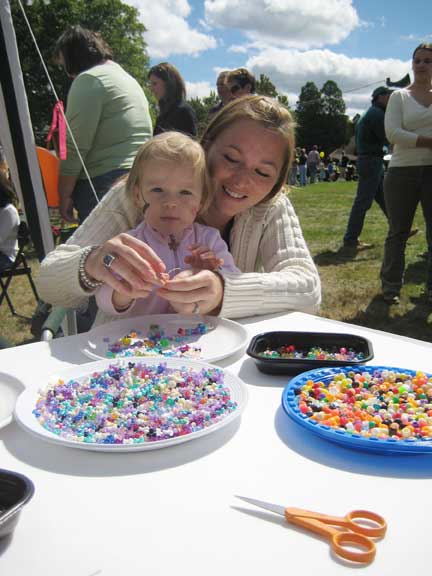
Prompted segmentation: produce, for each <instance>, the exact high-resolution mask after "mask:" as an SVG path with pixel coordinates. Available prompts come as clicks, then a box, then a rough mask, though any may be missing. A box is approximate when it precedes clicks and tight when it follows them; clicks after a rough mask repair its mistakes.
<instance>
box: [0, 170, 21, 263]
mask: <svg viewBox="0 0 432 576" xmlns="http://www.w3.org/2000/svg"><path fill="white" fill-rule="evenodd" d="M19 223H20V217H19V214H18V210H17V209H16V207H15V193H14V191H13V188H12V184H11V183H10V181H9V180H8V179H7V178H6V176H5V175H4V174H2V173H1V172H0V270H6V269H7V268H10V267H11V266H12V264H13V263H14V261H15V258H16V255H17V254H18V240H17V236H18V227H19Z"/></svg>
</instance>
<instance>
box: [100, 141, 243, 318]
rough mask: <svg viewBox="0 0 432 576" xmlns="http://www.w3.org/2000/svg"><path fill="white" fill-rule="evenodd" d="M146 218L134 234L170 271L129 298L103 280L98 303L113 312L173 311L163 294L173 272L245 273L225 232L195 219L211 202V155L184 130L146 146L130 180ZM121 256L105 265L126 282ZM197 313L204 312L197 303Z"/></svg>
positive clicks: (130, 188)
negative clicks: (161, 290)
mask: <svg viewBox="0 0 432 576" xmlns="http://www.w3.org/2000/svg"><path fill="white" fill-rule="evenodd" d="M126 187H127V190H128V192H129V194H133V197H134V200H135V203H136V205H137V206H139V207H142V209H143V211H144V218H143V221H142V222H141V223H140V224H139V225H138V226H137V227H136V228H135V229H133V230H131V231H129V232H128V234H130V235H131V236H134V237H135V238H138V239H139V240H142V241H143V242H145V243H146V244H148V245H149V246H150V247H151V248H152V249H153V250H154V251H155V252H156V254H157V255H158V256H159V257H160V258H161V259H162V260H163V262H164V264H165V267H166V272H165V273H161V274H160V276H159V282H158V283H157V284H150V283H144V282H143V287H142V289H141V290H138V291H134V292H133V293H130V294H129V295H127V296H125V295H124V294H121V293H120V292H118V291H117V290H113V288H111V287H110V286H109V285H108V284H103V285H102V286H101V287H100V288H99V289H98V291H97V293H96V301H97V304H98V307H99V308H100V309H101V310H102V311H103V312H105V313H106V314H109V315H110V316H136V315H139V314H160V313H167V312H170V306H169V303H168V302H167V301H166V300H164V299H162V298H161V297H160V296H158V294H157V287H158V286H159V287H160V286H163V284H164V282H165V281H166V280H167V279H168V278H169V275H170V272H171V273H173V274H175V273H177V272H179V271H180V270H184V269H185V268H187V266H186V264H189V265H191V267H193V268H197V269H202V268H208V269H214V268H217V267H220V269H221V270H225V271H229V272H239V270H238V269H237V268H236V266H235V265H234V261H233V258H232V256H231V254H230V253H229V252H228V248H227V245H226V244H225V242H224V241H223V240H222V238H221V236H220V234H219V231H218V230H216V229H215V228H211V227H209V226H204V225H202V224H198V223H197V222H195V219H196V217H197V216H199V214H200V213H202V212H204V211H205V209H206V208H207V206H208V205H209V203H210V187H209V182H208V176H207V171H206V163H205V154H204V150H203V149H202V148H201V146H200V144H198V142H195V141H194V140H192V139H191V138H190V137H189V136H186V135H184V134H181V133H180V132H165V133H163V134H159V135H157V136H155V137H154V138H152V139H151V140H149V141H148V142H146V143H145V144H143V145H142V146H141V148H140V149H139V151H138V154H137V156H136V158H135V161H134V164H133V166H132V169H131V171H130V174H129V177H128V180H127V184H126ZM115 260H116V258H115V255H111V254H107V255H106V256H105V258H104V264H105V266H106V267H107V268H109V269H110V270H111V272H112V273H113V274H115V275H116V276H117V277H118V278H119V279H120V280H121V277H122V269H121V268H120V267H118V266H117V265H116V262H115ZM194 312H195V313H199V307H198V306H197V305H196V306H195V309H194Z"/></svg>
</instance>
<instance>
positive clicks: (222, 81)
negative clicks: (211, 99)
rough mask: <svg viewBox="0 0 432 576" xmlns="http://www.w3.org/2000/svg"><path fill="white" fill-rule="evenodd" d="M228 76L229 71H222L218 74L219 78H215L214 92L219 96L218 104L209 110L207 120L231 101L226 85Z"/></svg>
mask: <svg viewBox="0 0 432 576" xmlns="http://www.w3.org/2000/svg"><path fill="white" fill-rule="evenodd" d="M228 74H229V70H223V71H222V72H220V73H219V76H218V77H217V80H216V90H217V94H218V96H219V102H218V103H217V104H215V105H214V106H212V107H211V108H210V110H209V113H208V114H209V119H210V118H211V117H212V116H214V114H217V113H218V112H219V110H222V108H223V107H224V106H225V104H227V103H228V102H229V101H230V100H231V92H230V91H229V88H228V84H227V77H228Z"/></svg>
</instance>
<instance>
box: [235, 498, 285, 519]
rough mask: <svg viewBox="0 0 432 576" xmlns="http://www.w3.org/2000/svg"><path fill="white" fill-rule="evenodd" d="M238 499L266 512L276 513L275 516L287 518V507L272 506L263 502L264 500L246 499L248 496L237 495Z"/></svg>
mask: <svg viewBox="0 0 432 576" xmlns="http://www.w3.org/2000/svg"><path fill="white" fill-rule="evenodd" d="M236 498H240V500H244V501H245V502H248V503H249V504H253V505H254V506H258V507H259V508H264V510H270V512H274V513H275V514H280V515H281V516H285V506H278V505H277V504H270V503H269V502H263V501H262V500H255V499H254V498H246V496H237V495H236Z"/></svg>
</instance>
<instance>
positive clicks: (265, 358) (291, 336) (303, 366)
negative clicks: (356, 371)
mask: <svg viewBox="0 0 432 576" xmlns="http://www.w3.org/2000/svg"><path fill="white" fill-rule="evenodd" d="M246 353H247V354H248V355H249V356H251V357H252V358H253V359H254V360H255V361H256V364H257V367H258V369H259V370H261V371H262V372H267V373H269V374H297V373H299V372H305V371H306V370H312V369H314V368H319V367H322V366H344V365H346V364H350V365H357V364H364V363H365V362H369V360H372V358H373V349H372V344H371V342H370V341H369V340H368V339H367V338H363V337H362V336H357V335H355V334H337V333H334V332H333V333H327V332H288V331H278V332H264V333H262V334H257V335H256V336H254V337H253V338H252V340H251V341H250V343H249V346H248V348H247V350H246Z"/></svg>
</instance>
